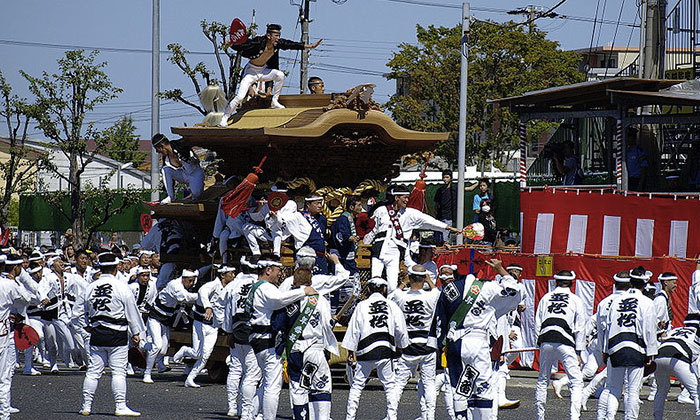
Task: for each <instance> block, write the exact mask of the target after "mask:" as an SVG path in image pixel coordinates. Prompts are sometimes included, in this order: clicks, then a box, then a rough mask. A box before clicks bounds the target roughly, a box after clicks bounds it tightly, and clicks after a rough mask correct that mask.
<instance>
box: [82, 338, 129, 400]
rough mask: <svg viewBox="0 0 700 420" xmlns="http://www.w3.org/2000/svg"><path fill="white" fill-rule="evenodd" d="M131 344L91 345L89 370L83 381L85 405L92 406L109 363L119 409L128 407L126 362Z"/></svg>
mask: <svg viewBox="0 0 700 420" xmlns="http://www.w3.org/2000/svg"><path fill="white" fill-rule="evenodd" d="M128 353H129V346H118V347H102V346H90V350H89V355H90V361H89V363H88V370H87V372H86V373H85V381H84V382H83V406H84V407H85V406H86V407H91V406H92V400H93V398H94V396H95V390H97V381H98V380H99V379H100V377H101V376H102V372H104V370H105V366H106V365H107V364H109V369H110V370H111V371H112V394H114V403H115V405H116V408H117V410H119V409H123V408H125V407H126V363H127V359H128Z"/></svg>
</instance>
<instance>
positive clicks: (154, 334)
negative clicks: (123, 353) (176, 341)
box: [143, 318, 170, 375]
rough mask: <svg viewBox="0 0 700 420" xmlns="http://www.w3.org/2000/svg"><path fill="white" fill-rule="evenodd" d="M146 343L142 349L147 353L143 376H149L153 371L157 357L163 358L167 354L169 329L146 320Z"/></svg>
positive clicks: (153, 320) (154, 321)
mask: <svg viewBox="0 0 700 420" xmlns="http://www.w3.org/2000/svg"><path fill="white" fill-rule="evenodd" d="M146 326H147V328H148V340H149V341H148V343H147V344H146V346H145V347H144V349H145V350H146V351H147V352H148V355H147V356H146V369H145V370H144V372H143V373H144V375H150V374H151V371H152V370H153V365H155V363H156V358H157V357H158V356H165V354H166V353H167V352H168V344H169V343H170V327H168V326H167V325H163V324H161V323H160V322H158V321H156V320H155V319H153V318H148V324H147V325H146Z"/></svg>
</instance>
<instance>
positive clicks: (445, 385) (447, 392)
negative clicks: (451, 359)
mask: <svg viewBox="0 0 700 420" xmlns="http://www.w3.org/2000/svg"><path fill="white" fill-rule="evenodd" d="M440 392H442V393H443V398H444V399H445V408H446V409H447V415H448V416H450V420H457V416H456V415H455V408H454V401H453V399H452V387H451V386H450V376H449V375H448V373H447V368H445V369H444V370H443V371H442V372H440V373H437V374H436V375H435V397H436V398H435V399H437V396H438V395H439V394H440ZM418 399H419V400H420V411H421V413H422V414H423V415H422V416H421V418H422V419H423V420H425V418H426V417H425V413H427V411H428V409H427V407H426V405H425V387H424V386H423V381H418Z"/></svg>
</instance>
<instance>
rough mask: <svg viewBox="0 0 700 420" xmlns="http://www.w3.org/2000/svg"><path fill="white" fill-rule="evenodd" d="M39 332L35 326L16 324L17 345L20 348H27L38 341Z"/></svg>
mask: <svg viewBox="0 0 700 420" xmlns="http://www.w3.org/2000/svg"><path fill="white" fill-rule="evenodd" d="M39 340H40V338H39V334H38V333H37V332H36V330H35V329H34V328H32V327H31V326H29V325H27V324H17V325H16V326H15V345H16V346H17V348H18V349H19V350H22V351H24V350H27V349H28V348H30V347H31V346H33V345H35V344H36V343H38V342H39Z"/></svg>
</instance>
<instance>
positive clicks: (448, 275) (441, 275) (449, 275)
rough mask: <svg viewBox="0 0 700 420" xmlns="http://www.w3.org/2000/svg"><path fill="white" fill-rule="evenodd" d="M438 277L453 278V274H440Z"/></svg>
mask: <svg viewBox="0 0 700 420" xmlns="http://www.w3.org/2000/svg"><path fill="white" fill-rule="evenodd" d="M439 277H440V280H447V279H453V278H455V276H453V275H452V274H440V276H439Z"/></svg>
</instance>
